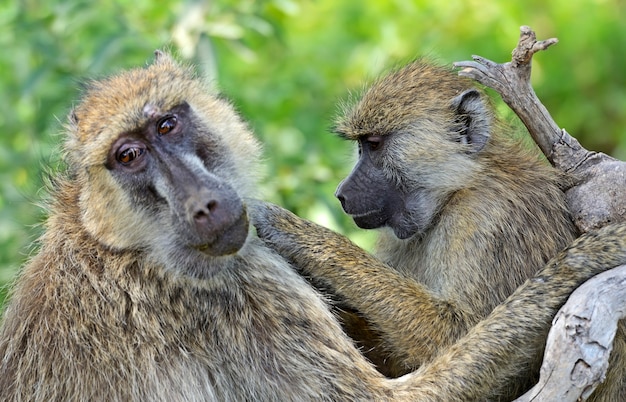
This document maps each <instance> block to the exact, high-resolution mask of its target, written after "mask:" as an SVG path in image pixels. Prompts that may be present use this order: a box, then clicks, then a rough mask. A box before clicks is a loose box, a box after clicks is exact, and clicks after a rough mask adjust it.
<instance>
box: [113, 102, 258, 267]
mask: <svg viewBox="0 0 626 402" xmlns="http://www.w3.org/2000/svg"><path fill="white" fill-rule="evenodd" d="M201 132H202V127H201V125H199V124H198V123H197V122H196V121H194V119H193V112H192V110H191V108H190V107H189V105H188V104H187V103H182V104H180V105H178V106H176V107H174V108H172V109H170V110H169V111H167V112H165V113H158V114H155V115H151V116H150V118H149V120H148V122H147V123H146V124H145V125H144V126H143V127H139V128H137V129H136V130H133V131H132V132H128V133H124V134H122V135H121V136H120V137H119V138H118V139H117V141H115V142H114V144H113V146H112V147H111V149H110V152H109V158H108V161H107V168H108V169H109V170H110V171H111V172H112V174H113V176H114V177H115V178H116V179H117V180H118V181H119V182H120V183H121V184H122V185H123V186H124V188H125V189H126V191H127V192H128V194H130V196H131V197H132V199H133V201H134V204H135V205H137V208H140V209H143V210H149V211H153V212H154V215H155V219H160V220H163V219H165V222H164V224H163V226H164V230H171V229H170V228H173V229H174V232H175V234H174V236H172V237H176V239H174V238H173V239H172V241H177V242H181V243H183V244H184V245H185V246H186V247H188V248H191V249H195V250H197V251H198V252H201V253H203V254H206V255H209V256H214V257H217V256H222V255H228V254H233V253H235V252H237V251H238V250H239V249H240V248H241V247H242V246H243V244H244V243H245V240H246V238H247V234H248V219H247V214H246V211H245V208H244V206H243V202H242V201H241V199H240V198H239V196H238V194H237V192H236V191H235V190H234V189H233V188H232V187H231V186H230V185H229V184H228V182H227V181H225V180H223V179H221V178H220V177H219V175H218V174H215V172H214V170H215V169H214V168H216V167H217V166H219V164H220V163H221V161H220V158H219V152H217V151H218V149H217V148H218V147H219V144H217V143H207V141H208V140H207V139H208V138H210V136H209V135H207V133H202V135H200V133H201ZM121 224H123V223H121Z"/></svg>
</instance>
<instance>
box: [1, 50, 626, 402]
mask: <svg viewBox="0 0 626 402" xmlns="http://www.w3.org/2000/svg"><path fill="white" fill-rule="evenodd" d="M70 116H71V117H70V123H69V127H68V129H67V139H66V142H65V152H64V155H65V160H66V162H67V170H66V171H64V172H61V173H59V174H58V175H56V176H54V178H53V180H52V183H51V187H52V188H51V197H50V198H51V199H50V205H49V217H48V219H47V221H46V226H45V232H44V234H43V236H42V237H41V239H40V247H39V250H38V252H37V254H35V255H34V256H33V257H32V259H31V260H30V261H29V262H28V263H27V264H26V266H25V267H24V268H23V269H22V271H21V273H20V276H19V278H18V280H17V282H16V284H15V286H14V288H13V290H12V292H11V296H10V301H9V303H8V306H7V308H6V311H5V312H4V316H3V321H2V326H1V328H0V400H2V401H25V400H28V401H46V402H47V401H94V400H102V401H154V400H168V401H169V400H171V401H207V400H216V401H296V400H297V401H307V400H315V401H331V400H332V401H365V400H376V401H385V400H394V401H396V400H397V401H403V400H411V401H415V400H418V401H435V400H442V399H443V400H484V399H488V398H490V397H492V396H493V395H494V390H497V389H498V387H499V386H500V384H502V383H507V382H509V381H510V379H511V378H512V377H514V373H515V372H516V370H517V369H516V367H517V366H518V365H520V364H521V365H525V364H527V360H528V358H527V357H526V356H525V353H528V352H527V351H528V350H533V351H536V349H537V348H538V342H537V334H538V333H539V332H541V329H547V328H548V327H549V324H550V320H551V317H552V316H553V315H554V313H555V312H556V309H557V308H558V307H559V306H560V305H561V304H562V303H563V302H564V301H565V298H566V296H567V295H568V294H569V293H570V292H571V291H572V290H573V289H574V288H575V287H576V286H578V285H579V284H580V283H581V282H582V281H584V280H585V279H588V278H589V277H590V276H591V275H593V274H595V273H598V272H600V271H602V270H605V269H607V268H610V267H612V266H614V265H618V264H620V263H624V262H625V261H626V240H625V237H626V236H625V234H626V226H621V227H614V228H608V229H606V230H604V231H603V232H602V233H594V234H590V235H588V236H586V237H585V238H584V239H581V240H580V241H579V242H577V243H576V245H575V246H573V248H572V249H570V250H569V251H567V252H565V253H562V254H561V255H560V256H559V257H558V258H557V259H555V260H554V261H553V263H551V264H549V265H548V266H547V267H546V268H545V269H544V271H543V272H542V274H541V275H543V276H539V277H538V278H536V280H534V281H529V282H528V283H527V284H526V286H523V287H522V288H520V290H519V291H518V292H516V293H515V294H514V295H513V297H512V298H511V299H510V302H509V303H508V304H504V305H503V306H502V307H501V308H499V309H497V310H496V311H494V313H493V315H492V317H490V318H489V319H487V320H485V322H484V323H482V324H483V325H482V326H481V327H476V328H475V330H474V331H472V332H471V333H470V334H468V336H467V337H465V338H463V339H462V340H460V341H459V344H458V345H455V346H453V347H451V348H450V350H449V353H446V354H444V355H442V356H441V357H440V358H439V359H435V360H434V361H433V362H432V364H431V365H430V366H429V367H422V368H421V370H420V371H419V372H416V373H410V374H407V375H406V376H404V377H402V378H399V379H394V380H390V379H386V378H384V377H383V376H382V375H381V374H380V373H378V372H377V371H376V370H375V368H374V367H373V366H372V365H371V364H370V363H369V362H368V361H367V360H366V359H365V358H364V357H363V356H362V355H361V354H360V353H359V352H358V350H357V348H356V347H355V346H354V344H353V343H352V341H351V340H350V339H349V338H348V337H347V336H346V335H345V334H344V332H343V331H342V329H341V327H340V325H339V322H338V321H337V319H336V318H335V317H334V316H333V314H332V313H331V310H330V308H329V306H328V305H327V304H326V300H325V298H324V297H323V296H322V295H320V294H319V293H318V292H316V291H315V290H314V289H313V288H312V287H311V286H309V284H308V283H307V282H306V281H305V280H304V279H302V278H301V277H300V276H299V275H298V274H297V273H296V272H295V271H294V270H293V269H292V267H291V266H290V265H289V264H288V263H287V262H286V261H285V260H284V259H282V258H281V257H280V256H279V255H277V254H276V253H275V252H273V251H272V250H271V249H269V248H267V247H266V246H265V245H264V244H263V243H262V242H261V241H260V240H259V239H258V238H257V237H255V236H254V234H253V233H251V231H250V230H249V224H248V218H249V216H250V215H249V213H250V212H249V210H250V205H251V204H250V203H251V201H247V199H246V197H249V196H253V195H254V194H255V190H254V188H255V186H254V184H255V177H254V172H256V171H257V169H258V168H259V166H258V163H259V159H260V158H259V146H258V144H257V142H256V140H255V139H254V138H253V136H252V134H251V133H250V132H249V130H248V128H247V127H246V125H245V124H244V123H243V122H242V121H241V119H240V118H239V117H238V115H237V114H236V113H235V111H234V110H233V108H232V107H231V106H230V105H229V104H228V103H227V102H226V101H225V100H224V99H222V98H221V97H219V96H214V95H212V94H211V92H210V91H209V90H207V88H206V86H205V85H203V83H202V82H201V81H200V80H198V79H197V78H195V77H194V75H193V74H192V73H191V72H190V70H189V69H187V68H184V67H180V66H179V65H178V64H177V63H175V62H174V61H172V60H171V59H170V58H169V57H167V56H166V55H162V54H159V57H158V58H157V61H156V62H155V63H154V64H152V65H150V66H148V67H146V68H143V69H135V70H131V71H128V72H124V73H121V74H119V75H116V76H113V77H110V78H108V79H103V80H100V81H97V82H93V83H91V84H89V85H88V87H87V90H86V92H85V94H84V96H83V97H82V100H81V102H80V103H79V104H78V105H77V107H76V108H75V110H74V112H73V113H71V115H70ZM312 238H315V237H314V236H313V237H312ZM601 245H603V247H605V248H604V249H603V252H601V253H599V254H597V255H593V259H589V258H587V255H588V254H589V252H590V251H594V250H596V249H598V248H599V247H600V246H601ZM345 251H346V252H348V253H351V255H350V256H349V257H348V258H350V259H358V258H369V256H368V255H367V254H364V253H363V252H362V251H361V250H360V249H358V248H355V247H353V248H350V247H349V246H346V248H345ZM374 261H375V260H374ZM369 281H371V282H372V284H371V285H369V286H373V284H376V285H377V286H382V287H384V288H393V289H394V292H387V293H386V297H387V299H386V302H387V303H389V307H390V308H391V309H392V311H394V312H396V313H397V312H401V311H403V310H405V309H407V310H406V314H404V316H403V317H400V318H399V321H398V327H403V326H412V324H411V323H412V322H413V320H414V318H415V314H414V306H413V304H412V303H413V301H419V296H420V295H419V293H417V294H416V295H413V291H414V290H416V289H418V288H417V284H415V283H412V282H411V281H405V280H403V279H402V278H400V276H399V275H398V274H397V273H396V272H395V271H393V270H392V269H390V268H389V267H387V266H385V265H384V264H378V265H376V264H374V263H373V264H371V265H370V269H369V271H368V272H365V275H364V276H363V278H360V279H359V282H363V283H367V282H369ZM396 292H397V293H398V294H397V295H396V294H395V293H396ZM538 295H542V299H541V303H540V305H538V306H536V305H535V303H536V300H537V299H538ZM415 297H417V298H415ZM526 310H533V311H534V316H533V320H532V321H530V322H529V321H528V320H527V319H528V317H527V316H526V317H524V311H526ZM518 317H522V318H526V320H527V321H520V320H519V319H518ZM502 326H504V327H502ZM413 327H414V328H415V330H416V331H420V329H419V328H418V327H415V326H413ZM409 348H410V347H409ZM477 367H478V368H480V369H481V370H476V368H477Z"/></svg>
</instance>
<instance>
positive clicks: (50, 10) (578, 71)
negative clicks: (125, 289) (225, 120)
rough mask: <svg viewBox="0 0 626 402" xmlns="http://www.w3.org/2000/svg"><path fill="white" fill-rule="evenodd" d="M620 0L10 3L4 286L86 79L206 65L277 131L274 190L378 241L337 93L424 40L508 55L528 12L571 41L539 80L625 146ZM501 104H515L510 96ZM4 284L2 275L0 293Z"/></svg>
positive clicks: (5, 58) (549, 95)
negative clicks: (353, 189)
mask: <svg viewBox="0 0 626 402" xmlns="http://www.w3.org/2000/svg"><path fill="white" fill-rule="evenodd" d="M625 4H626V3H624V2H623V1H622V0H578V1H570V0H552V1H549V2H546V1H544V0H526V1H523V2H522V1H489V0H486V1H485V0H450V1H434V0H431V1H419V0H414V1H409V0H380V1H357V0H355V1H336V0H316V1H313V0H310V1H309V0H302V1H293V0H267V1H253V0H242V1H225V0H223V1H184V0H179V1H169V2H157V1H154V0H153V1H150V0H113V1H92V0H88V1H81V0H74V1H60V0H47V1H45V2H43V1H39V0H22V1H15V0H13V1H11V0H9V1H4V2H2V3H1V4H0V47H1V48H2V53H1V55H0V109H1V110H2V111H3V112H2V113H0V130H1V134H0V287H1V286H2V284H5V283H7V282H8V281H10V280H11V278H12V277H14V274H15V272H16V270H17V269H18V268H19V266H20V265H21V264H22V263H23V262H24V260H25V259H26V258H27V256H28V255H29V253H31V252H32V246H30V244H31V243H32V242H33V240H35V239H36V238H37V236H38V234H39V233H40V227H39V226H37V225H36V224H37V223H38V222H40V221H41V219H42V218H43V217H44V211H42V210H41V209H40V208H39V207H38V206H37V201H38V200H39V199H40V198H41V197H42V194H41V190H40V188H41V186H42V177H43V173H42V168H43V167H44V166H46V165H50V164H52V165H54V164H55V163H56V162H55V161H56V160H57V155H56V148H55V146H54V144H56V143H58V142H59V140H60V137H59V134H60V133H61V132H62V122H63V121H64V120H65V115H66V114H67V112H68V110H69V108H70V107H71V106H72V104H73V103H75V101H76V100H77V97H78V93H79V87H80V82H81V81H83V80H85V79H87V78H93V77H99V76H103V75H106V74H110V73H115V72H116V71H119V70H120V69H124V68H127V67H131V66H138V65H144V64H145V63H147V62H149V61H150V60H151V59H152V52H153V51H154V49H157V48H164V47H166V48H168V49H170V50H171V51H173V52H175V53H176V54H178V56H179V57H180V58H181V59H183V60H189V61H192V62H194V63H196V64H197V65H198V68H199V70H200V71H201V72H202V73H203V74H205V75H207V76H208V77H211V78H212V79H214V81H215V84H216V87H217V88H219V90H220V91H222V92H223V93H225V94H226V95H227V96H228V97H230V98H231V99H232V100H233V101H234V103H235V104H236V106H237V108H238V109H239V110H240V111H241V113H242V114H243V115H244V117H245V118H246V119H248V120H249V121H250V122H251V125H252V127H253V128H254V130H255V131H256V132H257V133H258V136H259V137H260V138H261V140H262V141H263V143H265V145H266V159H267V161H266V162H267V163H266V165H267V172H266V176H267V179H266V180H265V181H264V182H263V191H264V196H265V198H266V199H268V200H271V201H274V202H276V203H279V204H281V205H284V206H286V207H287V208H289V209H291V210H293V211H295V212H296V213H297V214H299V215H301V216H304V217H307V218H310V219H313V220H315V221H317V222H319V223H321V224H324V225H326V226H329V227H331V228H333V229H336V230H339V231H341V232H343V233H346V234H348V235H349V236H350V237H351V238H353V239H354V240H355V241H357V242H358V243H359V244H361V245H363V246H365V247H369V246H371V242H372V236H371V234H370V233H365V232H363V231H360V230H357V229H356V227H355V226H354V224H353V223H352V222H351V221H350V220H349V219H348V218H347V217H345V216H344V214H343V213H342V212H341V208H340V206H339V203H338V202H337V201H336V200H335V199H334V197H333V192H334V189H335V187H336V185H337V184H338V182H339V181H340V180H341V178H343V177H344V176H345V175H346V174H347V173H348V172H349V170H350V168H351V165H352V158H353V157H352V155H353V154H354V150H353V149H352V146H351V144H349V143H346V142H342V141H340V140H339V139H337V138H335V137H334V136H333V135H331V134H329V133H328V127H329V126H330V124H331V122H332V119H333V116H334V115H335V113H336V111H337V106H336V105H337V103H338V102H339V101H340V100H345V99H347V98H348V96H349V94H350V93H351V92H352V93H355V92H356V93H358V92H359V91H360V90H361V89H362V87H363V85H364V83H366V82H367V81H369V80H371V79H373V78H374V77H376V76H377V75H379V74H380V73H381V72H384V71H385V70H386V69H389V68H390V67H394V66H398V65H401V64H403V63H406V62H407V61H409V60H411V59H413V58H414V57H416V56H420V55H427V56H429V57H431V58H433V59H435V60H437V61H440V62H442V63H452V62H453V61H458V60H468V59H469V58H470V57H471V55H472V54H479V55H481V56H484V57H487V58H489V59H492V60H495V61H498V62H505V61H508V60H509V59H510V52H511V50H512V49H513V48H514V46H515V44H516V43H517V39H518V35H519V26H520V25H530V26H531V27H532V28H533V29H534V30H535V31H536V32H537V35H538V37H539V39H545V38H548V37H553V36H556V37H558V38H559V40H560V42H559V44H557V45H556V46H554V47H552V48H550V49H549V51H547V52H544V53H541V54H539V55H538V56H536V57H535V59H534V64H533V68H534V70H533V84H534V87H535V90H536V92H537V94H538V95H539V97H540V99H541V100H542V101H543V103H544V104H545V105H546V106H547V108H548V110H549V111H550V112H551V113H552V114H553V116H554V118H555V120H556V122H557V123H558V124H559V125H560V126H562V127H565V128H566V129H567V130H568V131H569V132H570V133H571V134H573V135H574V136H576V137H577V138H578V139H579V140H580V141H581V142H582V143H583V145H584V146H586V147H587V148H590V149H593V150H598V151H603V152H606V153H609V154H612V155H614V156H616V157H618V158H620V159H626V124H625V123H626V87H625V84H626V67H625V66H626V22H625V21H626V6H625ZM496 104H497V105H498V108H499V109H500V111H501V112H502V113H504V114H507V113H508V117H507V118H509V119H513V116H511V114H510V112H508V110H507V109H506V107H503V106H502V102H501V101H500V100H499V99H498V98H496ZM3 292H4V291H2V290H0V304H1V303H2V297H3Z"/></svg>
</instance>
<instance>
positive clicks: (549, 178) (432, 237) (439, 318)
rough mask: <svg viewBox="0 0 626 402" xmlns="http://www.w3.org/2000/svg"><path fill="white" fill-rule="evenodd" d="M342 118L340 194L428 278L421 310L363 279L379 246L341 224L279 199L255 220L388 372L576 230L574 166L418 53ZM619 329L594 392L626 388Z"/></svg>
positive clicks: (415, 362)
mask: <svg viewBox="0 0 626 402" xmlns="http://www.w3.org/2000/svg"><path fill="white" fill-rule="evenodd" d="M335 131H336V132H337V133H338V134H339V136H341V137H343V138H346V139H348V140H351V141H355V142H357V143H358V150H359V156H358V161H357V163H356V165H355V167H354V169H353V170H352V172H351V173H350V175H349V176H348V177H347V178H346V179H345V180H343V181H342V182H341V183H340V185H339V187H338V188H337V192H336V196H337V198H338V199H339V200H340V202H341V205H342V207H343V209H344V211H345V212H346V213H348V214H349V215H351V216H352V217H353V219H354V221H355V223H356V224H357V225H358V226H359V227H361V228H365V229H374V228H381V231H380V236H379V239H378V243H377V248H376V252H375V254H376V256H377V257H378V258H379V259H380V260H382V261H383V262H384V263H386V264H388V265H389V266H391V267H393V268H394V269H395V270H397V271H398V272H399V273H400V274H401V275H402V276H404V277H406V278H411V279H413V280H415V281H417V282H418V283H419V285H417V286H416V288H415V290H414V294H413V298H414V300H413V302H414V310H413V312H412V313H410V314H412V315H413V319H412V320H411V319H409V318H408V317H406V316H401V315H400V314H401V313H399V312H396V311H394V308H395V306H394V305H392V304H386V303H381V302H380V300H382V298H383V297H384V293H385V292H393V293H396V294H397V295H398V296H401V293H400V291H396V290H394V289H385V288H381V287H380V286H378V285H377V284H376V283H375V282H371V281H365V280H364V279H363V278H366V277H367V275H368V274H367V273H368V269H369V267H368V264H371V263H372V262H371V259H369V258H368V259H365V260H359V259H357V258H354V256H355V255H356V253H355V252H351V251H346V250H345V248H346V247H348V246H345V242H344V240H343V239H341V238H340V237H339V235H337V234H335V233H332V232H329V231H327V230H324V229H323V228H321V227H317V226H312V225H309V224H307V225H306V226H302V225H304V224H303V223H302V224H297V222H296V221H295V218H293V217H291V218H290V217H289V215H288V214H287V212H286V211H282V212H281V211H279V210H272V212H271V213H269V212H268V213H269V216H268V217H266V218H265V219H261V220H260V222H259V223H258V225H257V229H258V231H259V233H260V235H261V237H262V238H265V239H266V240H267V242H268V244H269V245H270V246H272V247H273V248H275V249H276V250H277V251H278V252H279V253H280V254H281V255H283V256H284V257H286V258H287V259H288V260H290V261H291V262H292V263H293V264H294V265H295V266H296V267H298V269H299V270H300V272H302V273H303V274H304V275H305V276H306V277H308V278H309V279H310V281H311V282H312V283H313V284H314V285H316V286H318V287H319V288H320V289H324V290H325V291H326V292H328V293H329V294H331V295H332V296H333V297H335V299H336V303H337V305H338V309H339V313H340V315H341V316H342V320H343V323H344V327H345V328H346V331H347V332H348V333H349V334H350V335H351V336H352V337H353V338H354V339H355V340H356V341H358V342H359V345H360V346H361V347H362V348H363V351H364V353H365V354H366V355H367V356H368V357H369V358H370V360H372V361H373V362H374V363H376V365H377V367H378V369H379V370H380V371H381V372H382V373H384V374H386V375H387V376H391V377H394V376H398V375H401V374H404V373H406V372H409V371H412V370H415V369H416V368H417V367H420V366H422V365H423V364H425V363H426V362H429V361H430V360H431V359H432V358H433V357H434V356H436V355H437V354H439V353H441V352H442V351H445V350H446V348H448V347H449V346H450V345H451V344H452V343H454V342H455V341H456V340H458V339H459V338H460V337H461V336H463V335H464V334H466V333H467V331H468V330H469V329H470V328H472V327H474V326H475V325H477V323H478V322H480V321H481V320H482V319H484V318H485V317H486V316H487V315H488V314H489V313H490V312H491V311H492V310H493V309H494V308H495V307H496V306H497V305H499V304H500V303H502V301H503V300H504V299H505V298H507V297H508V296H509V295H511V294H512V293H513V292H514V290H515V289H516V288H517V287H518V286H520V285H521V284H522V283H523V282H524V281H525V280H527V279H528V278H530V277H531V276H533V275H534V274H535V273H536V272H537V271H538V270H539V269H540V268H541V267H542V266H544V264H545V263H546V261H547V260H548V259H549V258H551V257H552V256H554V255H556V253H557V252H558V251H559V250H561V249H562V248H563V247H565V246H566V245H567V244H568V243H570V242H571V241H572V240H573V239H574V238H575V237H576V235H577V232H576V230H575V228H574V226H573V224H572V222H571V219H570V216H569V214H568V210H567V207H566V204H565V201H564V195H563V193H562V191H561V189H560V188H559V182H560V181H563V180H567V179H568V178H566V177H563V176H560V175H558V174H557V173H556V171H555V170H554V169H552V168H551V167H550V166H549V165H548V164H547V163H545V161H544V160H542V159H540V157H539V155H538V153H537V152H533V151H532V150H529V147H528V146H525V145H524V144H522V143H521V140H517V141H516V140H512V139H511V138H510V133H508V134H507V132H506V128H505V127H504V125H503V124H502V123H500V122H498V121H497V120H496V117H495V116H494V112H493V108H492V106H491V105H490V103H489V101H488V100H487V98H486V96H485V95H484V94H482V93H481V92H480V91H479V90H478V89H476V88H475V87H474V86H473V84H472V83H471V81H470V80H468V79H466V78H461V77H458V76H457V75H456V74H455V73H454V72H453V71H451V70H450V69H447V68H444V67H440V66H436V65H433V64H431V63H429V62H426V61H424V60H417V61H415V62H412V63H410V64H409V65H408V66H405V67H403V68H401V69H399V70H396V71H394V72H392V73H390V74H389V75H387V76H386V77H384V78H382V79H380V80H378V81H377V82H375V83H374V84H373V85H372V86H371V87H370V88H369V89H367V90H366V91H365V92H364V94H363V96H362V97H361V98H360V99H359V100H358V101H357V102H356V104H355V105H354V106H350V107H346V108H345V109H344V111H343V113H342V115H341V116H340V117H339V119H338V121H337V123H336V125H335ZM283 242H284V244H283ZM338 244H341V245H342V246H337V245H338ZM543 297H544V296H540V298H543ZM405 312H406V309H405V310H403V311H402V314H404V313H405ZM534 314H535V312H534V310H533V309H532V308H529V309H528V311H525V312H524V317H523V318H524V319H531V318H532V316H533V315H534ZM409 322H410V325H408V323H409ZM542 334H544V332H542ZM623 335H624V327H623V326H621V327H620V336H618V339H617V340H616V342H615V349H614V351H613V354H612V369H611V370H610V371H609V374H608V378H607V381H606V383H605V385H603V387H602V388H598V390H597V391H596V394H595V396H596V397H597V398H598V400H626V387H625V386H624V385H623V384H622V383H623V379H624V378H626V370H625V368H626V364H624V362H625V360H624V358H626V343H625V338H624V336H623ZM544 341H545V339H544ZM541 356H542V354H541V353H538V354H537V355H536V356H535V359H534V360H533V361H530V362H528V364H525V365H520V366H519V373H518V374H519V381H518V382H517V383H515V384H510V385H508V386H509V389H508V390H506V391H505V393H504V398H505V399H506V398H509V399H510V398H512V397H514V396H515V395H517V394H518V393H519V392H521V391H522V390H525V389H527V388H528V387H529V386H530V385H532V384H534V383H535V382H536V380H537V377H538V368H539V365H540V362H541ZM618 362H619V363H618ZM618 395H619V396H620V397H619V398H618V397H617V396H618ZM616 398H617V399H616Z"/></svg>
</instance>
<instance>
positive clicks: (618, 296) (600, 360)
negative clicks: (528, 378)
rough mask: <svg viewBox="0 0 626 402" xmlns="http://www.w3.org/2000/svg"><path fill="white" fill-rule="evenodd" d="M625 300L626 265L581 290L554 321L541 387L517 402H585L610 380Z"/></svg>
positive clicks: (586, 283) (598, 278) (585, 284)
mask: <svg viewBox="0 0 626 402" xmlns="http://www.w3.org/2000/svg"><path fill="white" fill-rule="evenodd" d="M625 299H626V265H622V266H620V267H617V268H613V269H612V270H610V271H606V272H603V273H601V274H599V275H597V276H596V277H594V278H591V279H590V280H589V281H587V282H585V283H584V284H582V285H581V286H580V287H579V288H578V289H576V290H575V291H574V292H573V293H572V295H571V296H570V298H569V299H568V301H567V303H566V304H565V305H564V306H563V307H562V308H561V310H559V312H558V313H557V315H556V318H555V319H554V322H553V325H552V329H551V330H550V334H549V335H548V341H547V344H546V352H545V356H544V361H543V365H542V366H541V374H540V379H539V382H538V383H537V385H535V387H533V388H532V389H531V390H530V391H528V392H527V393H526V394H524V395H523V396H522V397H520V398H519V399H517V400H516V402H528V401H534V402H542V401H559V402H568V401H572V402H574V401H582V400H586V399H587V398H588V397H589V396H590V395H591V394H592V393H593V391H594V390H595V389H596V387H597V386H598V385H599V384H600V383H601V382H602V381H603V380H604V378H605V375H606V370H607V368H608V366H609V355H610V354H611V350H612V349H613V339H614V338H615V332H616V331H617V322H618V320H620V319H623V318H625V317H626V305H624V300H625Z"/></svg>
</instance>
